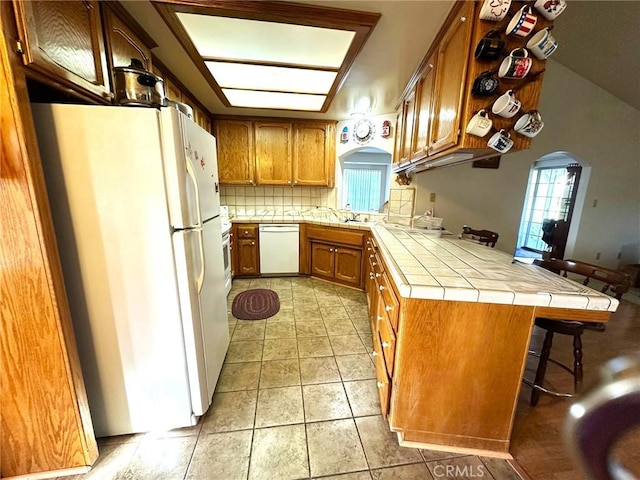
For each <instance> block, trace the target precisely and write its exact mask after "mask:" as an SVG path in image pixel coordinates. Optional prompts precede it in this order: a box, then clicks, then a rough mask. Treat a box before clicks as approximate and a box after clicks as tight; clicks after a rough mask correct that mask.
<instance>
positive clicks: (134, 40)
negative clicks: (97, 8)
mask: <svg viewBox="0 0 640 480" xmlns="http://www.w3.org/2000/svg"><path fill="white" fill-rule="evenodd" d="M101 7H102V14H103V17H104V29H105V31H104V34H105V38H106V41H107V53H108V57H107V58H108V60H109V71H112V69H113V67H127V66H129V65H130V64H131V59H132V58H137V59H138V60H140V61H141V62H142V65H143V66H144V69H145V70H148V71H152V70H153V65H152V63H151V49H150V48H149V47H150V46H148V45H146V44H145V43H144V41H143V40H142V39H141V38H140V37H139V36H138V35H137V34H136V33H135V32H134V31H133V29H132V28H130V27H129V26H128V25H127V24H126V23H125V22H123V21H122V19H121V18H120V17H119V16H118V15H117V14H116V12H114V10H113V9H112V8H111V7H110V6H109V4H107V3H103V4H101ZM111 81H112V84H113V75H112V76H111Z"/></svg>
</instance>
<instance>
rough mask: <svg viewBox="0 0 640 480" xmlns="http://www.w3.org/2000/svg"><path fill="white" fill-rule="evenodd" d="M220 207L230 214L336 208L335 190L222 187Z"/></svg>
mask: <svg viewBox="0 0 640 480" xmlns="http://www.w3.org/2000/svg"><path fill="white" fill-rule="evenodd" d="M220 204H222V205H228V206H229V213H230V214H232V215H234V214H237V215H241V214H246V213H256V212H260V211H266V210H276V211H287V210H297V209H302V208H313V207H329V208H336V205H337V196H336V189H335V188H323V187H236V186H231V185H221V186H220Z"/></svg>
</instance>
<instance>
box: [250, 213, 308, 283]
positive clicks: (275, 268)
mask: <svg viewBox="0 0 640 480" xmlns="http://www.w3.org/2000/svg"><path fill="white" fill-rule="evenodd" d="M259 232H260V233H259V234H260V273H261V274H262V275H264V274H269V273H298V271H299V267H298V259H299V255H300V247H299V245H300V226H299V225H298V224H297V223H293V224H288V223H287V224H282V223H265V224H260V230H259Z"/></svg>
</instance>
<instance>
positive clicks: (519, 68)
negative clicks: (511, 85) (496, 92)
mask: <svg viewBox="0 0 640 480" xmlns="http://www.w3.org/2000/svg"><path fill="white" fill-rule="evenodd" d="M532 64H533V60H531V58H530V57H529V52H527V50H526V49H524V48H515V49H513V50H511V53H510V54H509V56H508V57H505V59H504V60H502V63H501V64H500V68H499V69H498V77H500V78H517V79H520V78H524V77H526V76H527V73H529V70H531V65H532Z"/></svg>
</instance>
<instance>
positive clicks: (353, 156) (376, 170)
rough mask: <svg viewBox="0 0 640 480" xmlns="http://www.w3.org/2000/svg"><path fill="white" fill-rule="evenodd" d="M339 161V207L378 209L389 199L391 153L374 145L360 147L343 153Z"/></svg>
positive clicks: (366, 209) (364, 209)
mask: <svg viewBox="0 0 640 480" xmlns="http://www.w3.org/2000/svg"><path fill="white" fill-rule="evenodd" d="M339 160H340V168H339V169H338V170H339V171H338V172H337V175H336V187H337V193H338V208H350V209H351V210H353V211H358V212H371V211H376V212H377V211H378V210H379V209H380V208H381V207H382V205H384V203H385V202H386V201H387V200H388V199H389V190H390V185H391V176H392V175H391V154H389V152H387V151H385V150H382V149H380V148H376V147H360V148H354V149H352V150H349V151H347V152H345V153H343V154H342V155H340V157H339Z"/></svg>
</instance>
